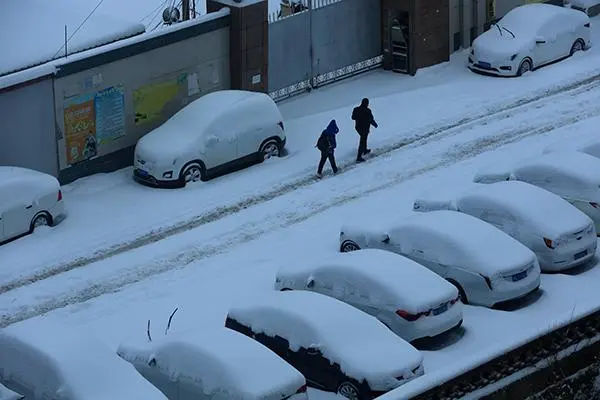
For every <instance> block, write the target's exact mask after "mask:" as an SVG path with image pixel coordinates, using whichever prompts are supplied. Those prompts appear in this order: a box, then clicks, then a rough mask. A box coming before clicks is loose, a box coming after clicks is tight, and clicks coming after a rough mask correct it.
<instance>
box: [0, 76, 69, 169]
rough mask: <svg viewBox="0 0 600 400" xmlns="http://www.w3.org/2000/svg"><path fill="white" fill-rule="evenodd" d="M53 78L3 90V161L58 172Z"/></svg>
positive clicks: (0, 115)
mask: <svg viewBox="0 0 600 400" xmlns="http://www.w3.org/2000/svg"><path fill="white" fill-rule="evenodd" d="M53 110H54V94H53V88H52V78H51V77H45V78H43V79H41V80H38V81H34V82H33V83H29V84H26V85H20V86H15V87H12V88H10V89H6V90H2V91H0V165H13V166H18V167H25V168H31V169H35V170H38V171H41V172H45V173H48V174H51V175H54V176H56V175H57V174H58V163H57V160H56V133H55V126H54V125H55V124H54V112H53Z"/></svg>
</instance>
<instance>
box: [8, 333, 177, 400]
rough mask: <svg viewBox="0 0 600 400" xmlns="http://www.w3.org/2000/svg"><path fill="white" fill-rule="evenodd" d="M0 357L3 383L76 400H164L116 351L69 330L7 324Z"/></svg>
mask: <svg viewBox="0 0 600 400" xmlns="http://www.w3.org/2000/svg"><path fill="white" fill-rule="evenodd" d="M0 354H2V356H3V357H2V368H1V369H0V373H3V374H4V377H3V378H4V379H6V380H10V379H11V378H12V377H14V378H16V379H18V380H19V382H21V383H24V384H28V386H30V387H33V388H35V389H36V391H37V390H39V391H40V392H41V393H47V394H48V395H50V396H53V395H54V394H55V393H56V391H57V390H60V391H62V392H64V393H65V394H66V395H67V397H68V398H77V399H80V400H87V399H92V400H96V399H97V400H101V399H102V400H105V399H111V400H131V399H140V398H143V399H161V400H166V397H165V396H164V395H163V394H162V393H161V392H160V391H159V390H158V389H156V388H155V387H154V386H152V385H151V384H150V383H149V382H148V381H146V380H145V379H144V378H142V376H141V375H139V374H138V373H137V371H136V370H135V369H134V368H133V366H131V365H130V364H129V363H127V362H126V361H124V360H122V359H121V358H119V357H118V356H117V354H116V353H115V352H114V351H112V350H111V349H109V348H108V347H106V346H105V345H104V344H103V343H102V342H100V341H98V340H96V339H95V338H93V337H92V336H90V335H89V334H88V333H87V332H85V333H84V332H76V331H75V330H74V329H73V328H70V327H69V328H67V327H62V326H58V325H54V324H49V323H43V324H36V325H35V326H29V324H26V323H25V324H16V325H10V326H8V327H6V328H4V329H2V330H1V331H0Z"/></svg>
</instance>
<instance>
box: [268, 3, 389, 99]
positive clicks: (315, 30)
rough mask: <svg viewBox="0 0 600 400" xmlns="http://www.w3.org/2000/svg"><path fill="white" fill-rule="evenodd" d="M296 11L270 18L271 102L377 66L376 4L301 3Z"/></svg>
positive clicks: (379, 59)
mask: <svg viewBox="0 0 600 400" xmlns="http://www.w3.org/2000/svg"><path fill="white" fill-rule="evenodd" d="M300 8H301V9H300V10H296V11H297V12H296V13H293V14H291V15H285V14H284V15H271V16H270V17H269V94H270V95H271V97H272V98H274V99H275V100H282V99H284V98H287V97H290V96H293V95H295V94H297V93H299V92H302V91H306V90H310V89H312V88H316V87H319V86H323V85H326V84H328V83H332V82H335V81H338V80H340V79H343V78H347V77H349V76H353V75H356V74H358V73H361V72H364V71H367V70H370V69H373V68H377V67H379V66H380V65H381V63H382V48H381V3H380V2H371V1H364V0H305V3H304V4H302V5H301V6H300ZM284 12H285V9H284Z"/></svg>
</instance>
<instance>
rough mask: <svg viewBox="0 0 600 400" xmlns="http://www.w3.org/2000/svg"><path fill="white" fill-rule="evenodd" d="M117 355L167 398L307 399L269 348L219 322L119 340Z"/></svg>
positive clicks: (295, 376)
mask: <svg viewBox="0 0 600 400" xmlns="http://www.w3.org/2000/svg"><path fill="white" fill-rule="evenodd" d="M117 354H119V356H120V357H121V358H123V359H124V360H126V361H129V362H130V363H131V364H132V365H133V366H134V367H135V368H136V369H137V370H138V372H139V373H140V374H142V376H144V377H145V378H146V379H147V380H148V381H150V382H151V383H152V384H153V385H154V386H156V387H157V388H159V389H160V390H161V391H162V392H163V393H164V394H165V395H166V396H167V397H168V398H169V399H170V400H202V399H206V400H210V399H232V400H233V399H237V400H283V399H289V400H307V399H308V397H307V394H306V380H305V379H304V376H302V374H301V373H300V372H298V370H296V369H295V368H294V367H292V366H291V365H289V364H288V363H286V362H285V361H284V360H283V359H281V358H280V357H279V356H278V355H276V354H275V353H273V352H272V351H271V350H269V349H267V348H266V347H264V346H262V345H261V344H259V343H257V342H256V341H254V340H251V339H249V338H248V337H246V336H244V335H242V334H241V333H238V332H235V331H233V330H231V329H226V328H223V327H219V328H217V329H213V328H208V329H204V328H203V329H202V330H199V331H186V332H181V333H169V334H168V335H166V336H163V337H161V338H158V339H155V340H153V341H152V342H150V343H148V342H147V341H145V342H139V343H137V342H134V343H123V344H121V345H120V346H119V348H118V350H117Z"/></svg>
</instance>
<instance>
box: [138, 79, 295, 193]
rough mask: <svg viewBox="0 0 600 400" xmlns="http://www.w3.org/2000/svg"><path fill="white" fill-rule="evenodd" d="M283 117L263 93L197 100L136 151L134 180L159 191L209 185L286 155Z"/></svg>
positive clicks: (227, 92) (230, 92) (142, 141)
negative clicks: (242, 168)
mask: <svg viewBox="0 0 600 400" xmlns="http://www.w3.org/2000/svg"><path fill="white" fill-rule="evenodd" d="M285 143H286V136H285V131H284V126H283V117H282V116H281V112H280V111H279V108H278V107H277V105H276V104H275V102H274V101H273V100H272V99H271V97H269V96H268V95H267V94H265V93H259V92H249V91H243V90H220V91H216V92H212V93H209V94H207V95H204V96H202V97H200V98H199V99H197V100H194V101H193V102H191V103H190V104H188V105H187V106H186V107H184V108H183V109H181V110H179V111H178V112H177V113H176V114H175V115H173V116H172V117H171V118H170V119H169V120H167V121H166V122H165V123H164V124H162V125H160V126H159V127H158V128H156V129H154V130H153V131H151V132H149V133H148V134H146V135H145V136H143V137H142V138H141V139H140V140H139V141H138V143H137V145H136V147H135V156H134V170H133V177H134V179H136V180H137V181H138V182H141V183H144V184H148V185H151V186H158V187H181V186H185V184H186V183H189V182H196V181H199V180H207V179H208V178H209V177H210V176H212V175H214V174H219V173H222V172H224V171H226V170H228V169H231V168H233V167H236V166H241V165H246V164H249V163H254V162H262V161H264V160H266V159H269V158H271V157H277V156H279V155H281V154H282V152H283V149H284V147H285Z"/></svg>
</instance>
